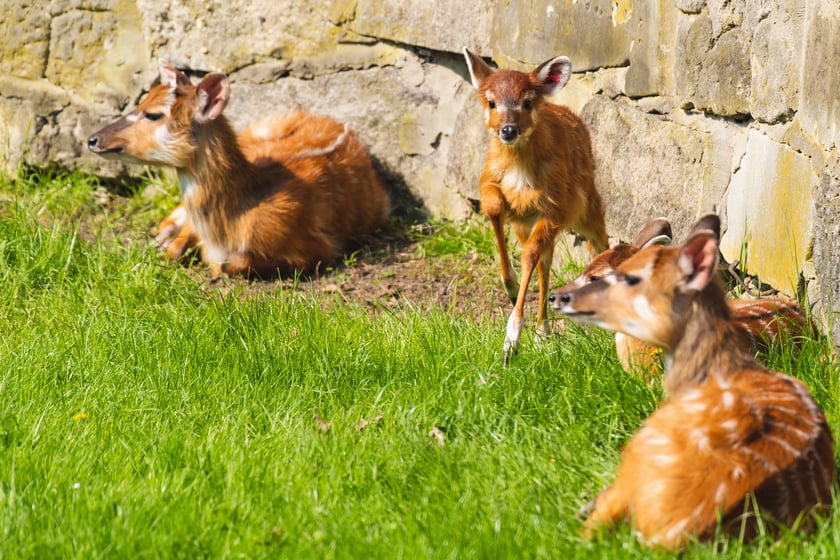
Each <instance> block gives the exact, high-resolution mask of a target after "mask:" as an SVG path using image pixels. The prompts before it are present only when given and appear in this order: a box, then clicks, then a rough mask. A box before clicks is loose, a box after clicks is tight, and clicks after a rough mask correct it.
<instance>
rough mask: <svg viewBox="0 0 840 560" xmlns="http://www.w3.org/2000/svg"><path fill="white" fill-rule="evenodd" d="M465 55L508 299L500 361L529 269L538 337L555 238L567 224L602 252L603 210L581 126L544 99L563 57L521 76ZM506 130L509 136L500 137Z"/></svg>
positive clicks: (485, 198) (560, 78)
mask: <svg viewBox="0 0 840 560" xmlns="http://www.w3.org/2000/svg"><path fill="white" fill-rule="evenodd" d="M464 52H465V55H466V59H467V64H468V66H469V69H470V76H471V79H472V81H473V85H474V86H476V88H477V89H478V98H479V100H480V101H481V103H482V106H483V107H484V111H485V125H486V127H487V129H488V131H489V133H490V143H489V146H488V148H487V158H486V160H485V164H484V170H483V172H482V174H481V179H480V185H479V188H480V195H481V212H482V213H483V214H484V215H485V216H487V218H488V219H489V220H490V223H491V224H492V226H493V231H494V232H495V235H496V244H497V248H498V251H499V257H500V261H501V273H502V283H503V284H504V286H505V289H506V291H507V293H508V296H509V297H510V299H511V301H513V302H514V309H513V312H512V313H511V315H510V319H509V320H508V327H507V334H506V337H505V347H504V348H505V359H506V360H507V357H508V356H509V355H510V354H511V353H513V352H515V351H516V349H517V348H518V345H519V339H520V335H521V331H522V318H523V313H524V305H525V294H526V292H527V290H528V284H529V282H530V280H531V275H532V274H533V271H534V269H535V268H536V270H537V274H538V277H539V291H540V296H539V310H538V315H537V331H538V333H541V334H542V333H546V332H547V331H548V323H547V322H546V321H545V316H546V299H547V297H546V296H547V295H548V286H549V274H550V268H551V261H552V257H553V254H554V245H555V242H556V239H557V236H558V234H559V233H560V232H561V231H563V230H566V229H571V230H574V231H576V232H577V233H579V234H581V235H583V236H584V237H586V239H587V240H588V241H589V244H590V250H595V251H603V250H605V249H606V248H607V246H608V240H607V233H606V229H605V226H604V207H603V202H602V200H601V196H600V195H599V194H598V191H597V190H596V189H595V180H594V178H595V163H594V160H593V157H592V148H591V144H590V139H589V132H588V131H587V129H586V125H585V124H584V123H583V121H582V120H581V119H580V118H579V117H578V116H577V115H575V114H574V113H572V111H570V110H569V109H568V108H567V107H563V106H560V105H554V104H552V103H549V102H548V101H547V100H546V99H545V96H546V95H549V94H551V93H553V92H554V91H555V90H557V89H559V88H560V87H562V86H563V85H565V83H566V80H568V76H569V72H570V64H569V63H568V59H565V58H564V57H558V58H555V59H551V60H548V61H546V62H545V63H543V64H541V65H540V66H538V67H537V68H536V69H535V70H534V71H533V72H530V73H524V72H517V71H514V70H493V69H491V68H490V67H489V66H487V64H485V63H484V61H483V60H481V58H480V57H478V56H476V55H474V54H473V53H471V52H469V51H468V50H466V49H464ZM507 131H509V132H510V133H511V134H510V135H512V136H514V137H515V138H514V139H513V140H511V139H510V138H506V132H507ZM514 133H515V134H514ZM506 220H507V221H508V222H509V223H510V224H511V226H512V228H513V231H514V233H515V234H516V236H517V238H518V239H519V242H520V244H521V245H522V257H521V274H522V278H521V280H520V281H521V284H519V283H517V280H516V273H515V272H514V270H513V266H512V264H511V261H510V256H509V254H508V249H507V240H506V238H505V231H504V225H505V221H506Z"/></svg>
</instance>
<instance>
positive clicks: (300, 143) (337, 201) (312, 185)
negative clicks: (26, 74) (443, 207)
mask: <svg viewBox="0 0 840 560" xmlns="http://www.w3.org/2000/svg"><path fill="white" fill-rule="evenodd" d="M160 74H161V77H160V85H158V86H156V87H154V88H152V90H151V91H150V92H149V93H148V95H146V97H145V98H144V99H143V101H141V102H140V104H139V105H138V106H137V108H136V109H134V110H133V111H132V112H130V113H128V114H127V115H126V116H124V117H122V118H121V119H119V120H117V121H116V122H114V123H113V124H110V125H108V126H106V127H105V128H103V129H102V130H100V131H99V132H97V133H96V134H94V135H93V136H91V137H90V139H89V140H88V147H89V148H90V150H91V151H92V152H94V153H96V154H99V155H101V156H103V157H106V158H114V159H120V160H123V161H127V162H134V163H143V164H149V165H161V166H164V165H165V166H172V167H175V168H176V169H177V172H178V180H179V182H180V185H181V197H182V205H181V206H179V207H178V208H176V209H175V210H174V211H173V212H172V213H171V214H170V215H169V216H168V217H167V218H166V219H165V220H164V221H163V222H162V223H161V226H160V228H159V234H158V240H159V241H160V242H161V243H162V244H163V245H164V246H165V247H166V251H167V254H168V255H169V256H170V257H172V258H174V259H178V258H180V257H181V256H182V255H183V253H184V252H185V251H187V250H188V249H190V248H191V247H193V246H196V245H197V246H198V247H199V248H200V250H201V257H202V259H203V260H204V262H205V263H206V264H207V265H209V266H210V268H211V270H212V271H213V273H214V274H218V273H224V274H227V275H238V274H242V275H248V274H257V275H260V276H273V275H275V274H277V273H278V272H280V273H281V274H286V273H290V272H292V271H312V270H314V269H317V267H318V266H319V265H321V264H328V263H331V262H334V261H335V260H337V259H338V258H340V257H341V255H342V252H343V251H344V249H346V248H347V247H348V244H350V243H352V242H354V241H357V240H359V239H360V238H361V237H363V236H365V235H367V234H370V233H372V232H373V231H375V230H376V229H377V228H378V227H380V226H382V225H383V224H384V223H385V222H386V220H387V217H388V214H389V212H390V201H389V198H388V194H387V193H386V191H385V189H384V187H383V186H382V183H381V182H380V181H379V178H378V177H377V175H376V172H375V171H374V169H373V167H372V166H371V162H370V158H369V156H368V154H367V152H366V151H365V149H364V147H363V146H362V144H361V142H359V140H358V138H357V137H356V135H355V133H354V132H353V131H352V130H350V129H349V128H348V127H347V126H346V125H342V124H340V123H338V122H336V121H334V120H333V119H330V118H327V117H320V116H315V115H311V114H308V113H305V112H303V111H294V112H291V113H289V114H287V115H285V116H281V117H274V118H266V119H264V120H261V121H258V122H256V123H254V124H252V125H250V126H249V127H248V128H246V129H245V130H244V131H243V132H241V133H240V134H238V135H237V134H236V133H234V131H233V128H232V127H231V125H230V123H229V122H228V120H227V118H226V117H225V116H224V115H222V110H223V109H224V108H225V105H226V104H227V101H228V97H229V94H230V85H229V83H228V80H227V78H226V77H225V76H224V75H223V74H217V73H213V74H208V75H207V76H205V77H204V79H202V80H201V82H200V83H198V84H197V85H193V84H192V83H191V82H190V80H189V78H187V76H186V75H185V74H184V73H182V72H180V71H179V70H177V69H176V68H174V67H173V66H172V65H171V64H169V63H168V62H166V61H161V62H160Z"/></svg>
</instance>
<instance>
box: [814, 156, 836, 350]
mask: <svg viewBox="0 0 840 560" xmlns="http://www.w3.org/2000/svg"><path fill="white" fill-rule="evenodd" d="M814 206H815V208H816V212H815V216H814V267H815V268H816V276H817V278H818V279H819V286H818V290H817V291H816V296H815V297H813V298H812V299H811V302H812V303H815V304H816V305H817V309H816V311H817V316H819V317H821V318H822V323H823V324H824V325H827V326H828V327H829V329H830V331H831V333H832V336H833V337H834V343H835V344H838V345H840V244H838V243H837V240H838V239H840V154H837V153H836V152H835V153H834V154H833V158H832V160H831V161H830V162H829V163H828V165H826V166H825V168H824V169H823V171H822V174H821V177H820V181H819V183H818V185H817V189H816V191H815V194H814Z"/></svg>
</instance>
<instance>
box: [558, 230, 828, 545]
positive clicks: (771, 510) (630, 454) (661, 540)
mask: <svg viewBox="0 0 840 560" xmlns="http://www.w3.org/2000/svg"><path fill="white" fill-rule="evenodd" d="M717 247H718V240H717V235H716V234H715V233H714V232H712V231H708V230H695V231H694V232H693V233H692V235H691V236H690V237H689V239H688V241H687V242H686V244H685V245H684V246H682V247H662V246H658V245H654V246H651V247H649V248H646V249H643V250H641V251H639V252H638V253H637V254H636V255H634V256H632V257H631V258H629V259H628V260H627V261H625V262H624V263H623V264H621V265H620V266H619V267H618V269H617V270H616V272H615V275H614V276H609V277H606V278H605V279H602V280H599V281H597V282H594V283H591V284H588V285H587V286H584V287H582V288H577V289H575V290H572V291H570V292H568V293H567V294H566V296H567V297H566V298H564V301H563V302H562V304H561V306H560V311H561V312H563V313H565V314H567V315H568V316H569V317H570V318H572V319H575V320H580V321H586V322H592V323H595V324H597V325H600V326H602V327H604V328H608V329H611V330H619V331H623V332H625V333H627V334H630V335H632V336H636V337H638V338H640V339H642V340H645V341H646V342H648V343H651V344H656V345H658V346H661V347H663V348H664V349H665V352H666V354H667V359H666V362H669V363H670V366H669V367H668V369H667V370H666V372H665V385H666V388H667V392H668V398H667V400H666V401H665V403H664V404H663V405H662V406H661V408H659V410H657V411H656V412H654V413H653V414H652V415H651V416H650V418H648V419H647V420H646V421H645V423H644V425H643V426H642V428H641V429H640V430H639V432H638V433H637V434H636V435H635V436H634V437H633V439H632V440H631V441H630V443H629V444H628V445H627V446H626V447H625V449H624V451H623V453H622V459H621V464H620V466H619V469H618V476H617V478H616V481H615V483H614V484H613V485H612V486H611V487H609V488H607V489H606V490H604V491H603V492H602V493H601V494H600V495H599V496H598V497H597V498H596V500H595V504H594V510H593V511H592V514H591V515H590V516H589V518H588V519H587V520H586V523H585V524H584V527H583V533H584V535H585V536H587V537H592V536H593V535H594V534H596V533H597V531H598V530H599V529H600V528H601V527H607V526H609V525H612V524H614V523H616V522H619V521H622V520H628V521H631V522H632V523H633V525H634V526H635V528H636V529H637V531H638V532H639V533H640V534H641V535H642V537H643V538H644V539H646V540H647V541H648V542H650V543H652V544H657V545H661V546H664V547H668V548H679V547H682V546H683V545H684V544H685V543H686V542H687V541H688V540H690V539H693V538H701V539H705V538H710V537H712V536H714V534H715V531H716V529H717V526H718V520H719V519H722V521H723V529H724V531H726V532H728V533H729V534H731V535H734V536H738V535H741V534H743V535H744V537H745V538H751V537H753V536H755V535H756V534H757V532H758V522H757V515H756V514H757V512H756V511H755V510H753V509H752V505H753V504H757V505H758V508H759V511H758V513H760V515H763V516H767V517H768V518H771V519H774V520H775V521H777V522H778V523H780V524H782V525H784V526H787V527H795V526H797V524H798V527H799V528H800V529H803V530H813V529H814V528H815V524H816V523H815V522H816V518H815V517H814V514H815V513H817V512H821V511H822V513H824V511H823V510H824V509H826V508H827V507H828V506H830V504H831V501H832V487H833V483H834V482H833V481H834V475H835V468H836V467H835V460H834V440H833V438H832V436H831V431H830V429H829V426H828V424H827V423H826V419H825V416H824V415H823V413H822V411H821V410H820V408H819V406H818V405H817V404H816V402H815V401H814V399H813V397H812V396H811V394H810V393H809V392H808V389H807V387H806V386H805V385H804V384H803V383H802V382H801V381H799V380H797V379H794V378H791V377H788V376H787V375H784V374H781V373H775V372H771V371H768V370H766V369H764V368H763V367H762V366H760V365H759V364H758V363H757V362H756V361H755V360H754V358H753V357H752V355H751V353H750V352H749V351H747V350H746V349H745V347H744V344H743V341H742V340H740V338H741V336H742V331H741V329H740V328H739V327H738V326H737V325H736V324H735V323H734V322H733V321H732V320H731V317H730V312H729V305H728V304H727V301H726V298H725V294H724V291H723V288H722V287H721V286H720V284H719V282H718V280H717V279H716V271H715V269H716V266H717V250H718V249H717ZM640 298H641V299H640ZM745 512H746V513H747V515H744V514H745ZM768 526H769V530H771V531H772V528H773V524H772V523H770V524H768Z"/></svg>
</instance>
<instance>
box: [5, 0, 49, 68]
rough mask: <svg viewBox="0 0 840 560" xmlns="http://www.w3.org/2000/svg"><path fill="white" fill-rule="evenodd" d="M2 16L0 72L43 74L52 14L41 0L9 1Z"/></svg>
mask: <svg viewBox="0 0 840 560" xmlns="http://www.w3.org/2000/svg"><path fill="white" fill-rule="evenodd" d="M2 13H3V16H2V17H0V53H2V56H0V75H2V74H6V75H9V76H16V77H18V78H28V79H32V80H35V79H38V78H42V77H43V76H44V69H45V68H46V66H47V53H48V51H49V46H50V15H49V12H48V11H47V10H46V7H45V6H44V5H43V4H42V3H40V2H6V3H4V4H3V6H2Z"/></svg>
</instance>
